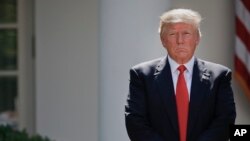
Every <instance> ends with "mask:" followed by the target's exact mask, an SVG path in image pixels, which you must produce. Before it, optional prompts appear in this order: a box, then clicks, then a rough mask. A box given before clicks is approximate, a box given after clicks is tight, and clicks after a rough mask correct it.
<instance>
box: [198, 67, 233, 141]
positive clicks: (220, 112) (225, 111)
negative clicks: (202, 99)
mask: <svg viewBox="0 0 250 141" xmlns="http://www.w3.org/2000/svg"><path fill="white" fill-rule="evenodd" d="M216 95H217V97H216V109H215V115H214V119H213V121H212V122H211V124H210V126H209V127H208V129H207V130H206V131H205V132H203V133H202V134H201V136H200V137H199V139H198V141H228V139H229V125H230V124H234V122H235V118H236V111H235V103H234V98H233V91H232V88H231V71H229V70H228V71H227V72H225V73H224V74H222V78H221V80H220V83H219V86H218V90H217V94H216Z"/></svg>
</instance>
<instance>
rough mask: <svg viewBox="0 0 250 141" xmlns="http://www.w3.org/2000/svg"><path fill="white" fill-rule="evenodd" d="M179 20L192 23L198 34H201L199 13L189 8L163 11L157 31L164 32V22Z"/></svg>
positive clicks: (171, 22)
mask: <svg viewBox="0 0 250 141" xmlns="http://www.w3.org/2000/svg"><path fill="white" fill-rule="evenodd" d="M181 22H183V23H187V24H191V25H193V26H194V27H195V28H197V30H198V32H199V36H201V31H200V22H201V15H200V14H199V13H198V12H196V11H193V10H191V9H173V10H170V11H167V12H165V13H163V14H162V16H161V17H160V26H159V33H160V34H162V33H163V32H165V28H164V26H165V25H166V24H173V23H181Z"/></svg>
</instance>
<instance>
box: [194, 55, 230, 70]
mask: <svg viewBox="0 0 250 141" xmlns="http://www.w3.org/2000/svg"><path fill="white" fill-rule="evenodd" d="M197 62H198V65H202V66H204V68H205V69H207V70H209V71H219V72H221V71H227V72H228V71H231V69H230V68H228V67H226V66H224V65H222V64H219V63H215V62H211V61H207V60H202V59H199V58H197Z"/></svg>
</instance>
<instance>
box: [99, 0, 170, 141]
mask: <svg viewBox="0 0 250 141" xmlns="http://www.w3.org/2000/svg"><path fill="white" fill-rule="evenodd" d="M169 5H170V2H169V0H101V2H100V37H99V38H100V42H99V44H100V45H99V46H100V58H99V59H100V60H99V62H100V71H99V72H100V83H99V86H100V89H99V91H100V92H99V93H100V97H99V99H100V100H99V111H100V116H99V123H100V125H99V126H100V128H99V135H100V136H99V141H128V140H129V139H128V136H127V132H126V129H125V120H124V105H125V101H126V97H127V93H128V84H129V68H131V67H132V66H133V65H135V64H137V63H139V62H142V61H147V60H150V59H153V58H157V57H160V56H162V55H165V50H164V49H163V48H162V46H161V43H160V38H159V34H158V25H159V16H160V15H161V14H162V13H163V12H164V11H166V10H167V9H168V7H170V6H169Z"/></svg>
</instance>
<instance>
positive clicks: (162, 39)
mask: <svg viewBox="0 0 250 141" xmlns="http://www.w3.org/2000/svg"><path fill="white" fill-rule="evenodd" d="M160 38H161V43H162V45H163V46H164V47H165V42H164V40H165V38H164V36H162V33H160Z"/></svg>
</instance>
